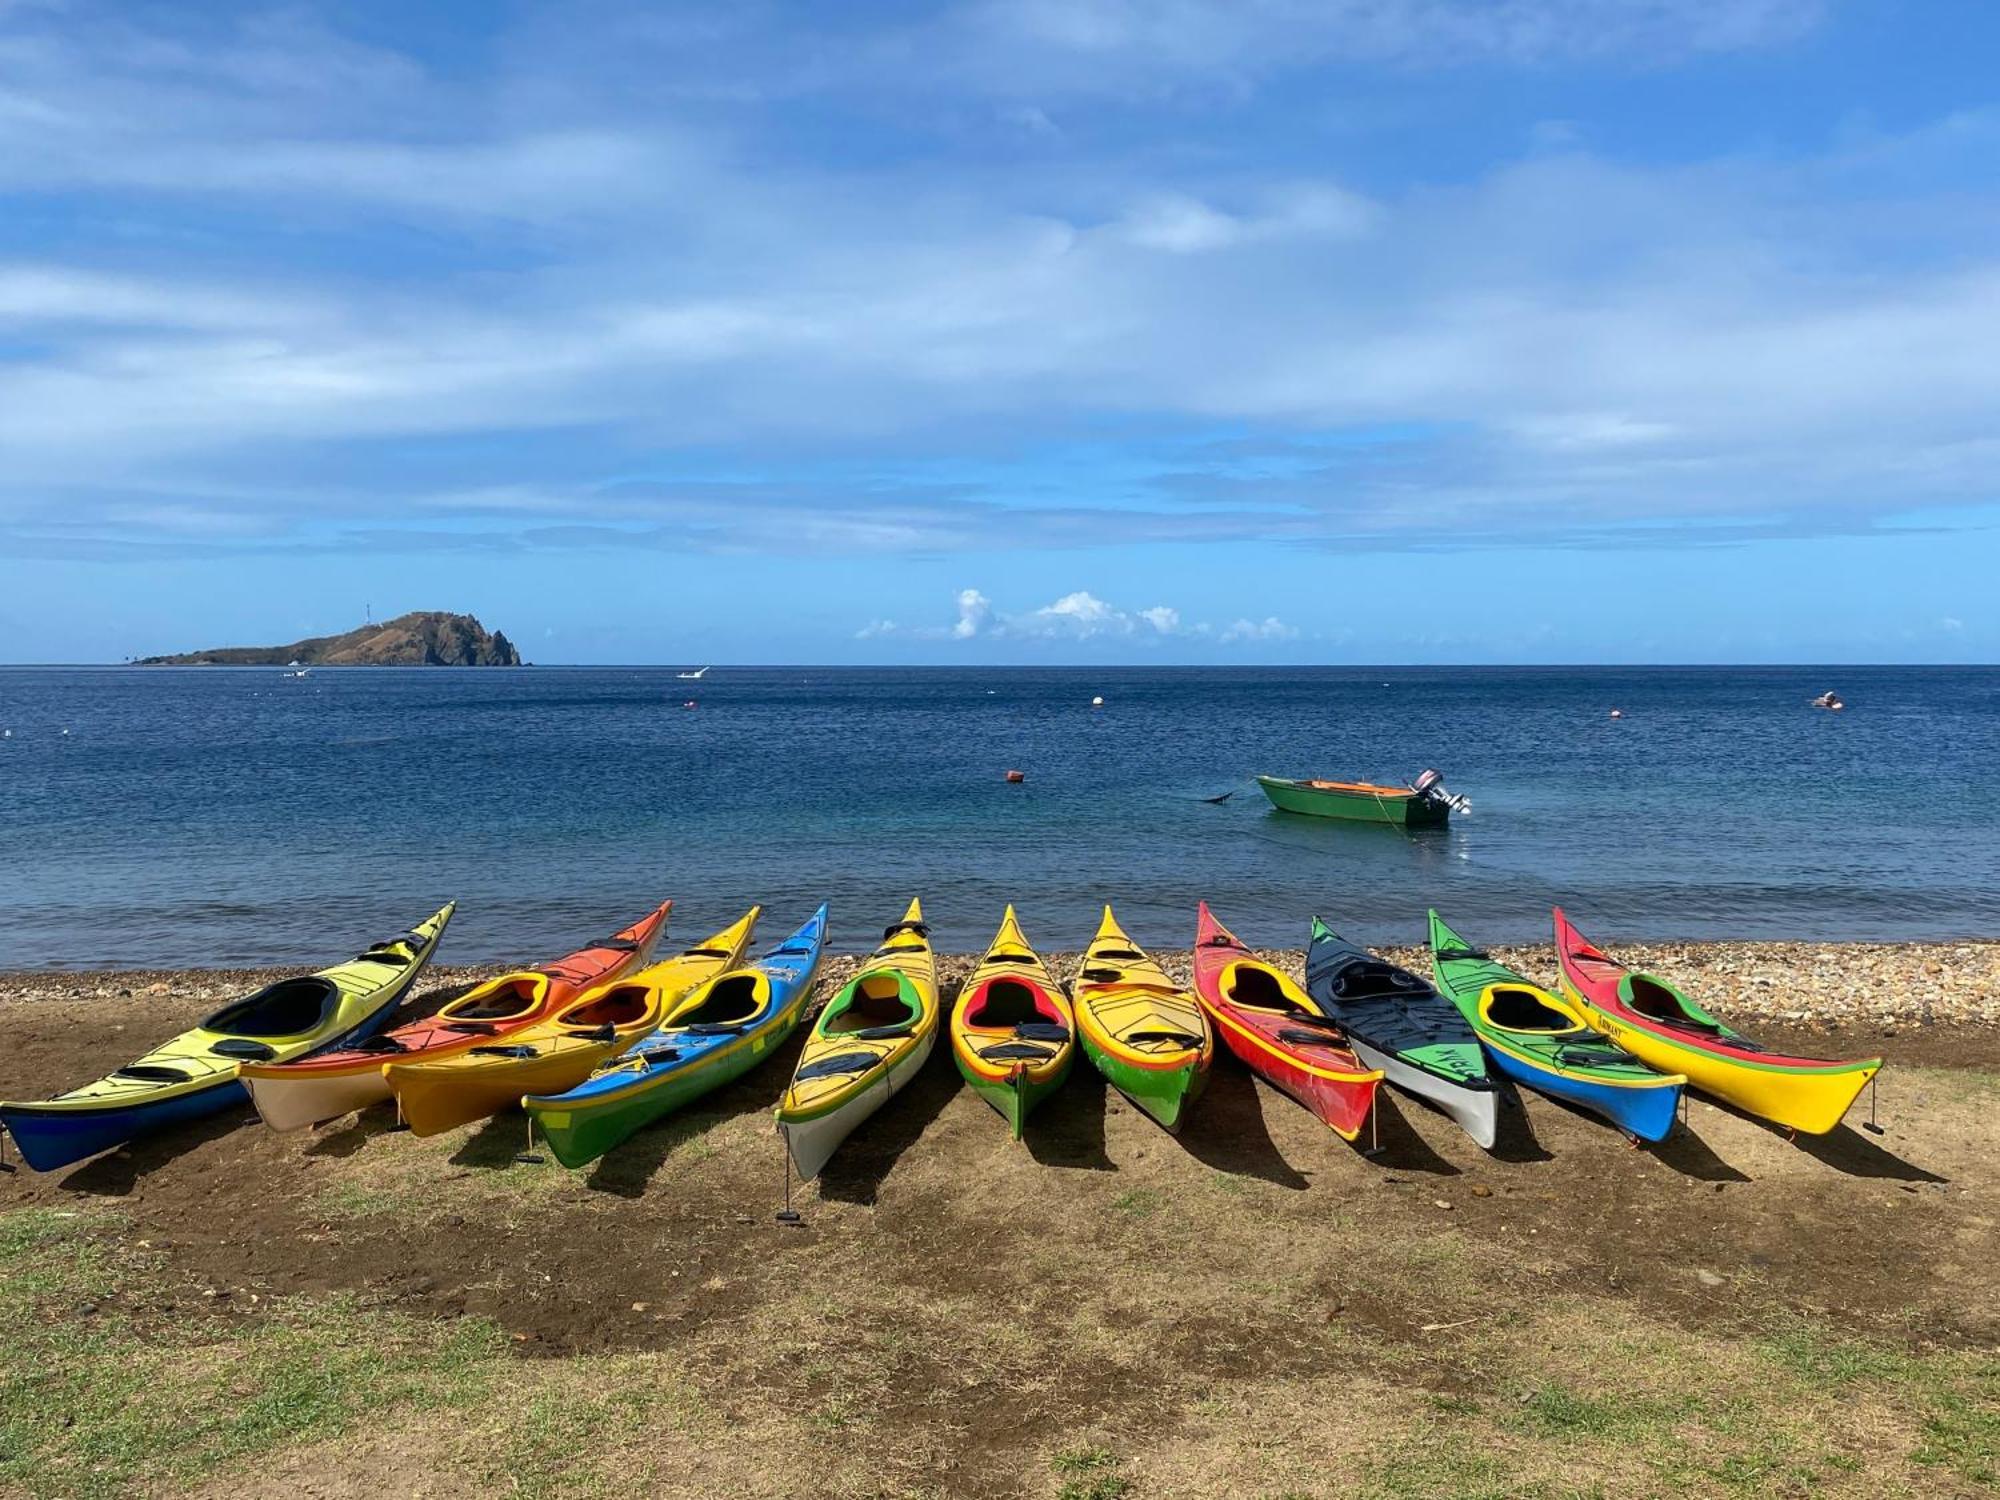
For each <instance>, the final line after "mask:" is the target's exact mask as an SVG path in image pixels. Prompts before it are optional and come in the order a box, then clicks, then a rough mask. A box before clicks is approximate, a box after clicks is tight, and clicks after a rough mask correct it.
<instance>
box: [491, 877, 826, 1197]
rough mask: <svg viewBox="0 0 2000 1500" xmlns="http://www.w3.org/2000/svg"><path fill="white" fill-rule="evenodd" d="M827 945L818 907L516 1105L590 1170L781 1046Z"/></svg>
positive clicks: (556, 1149)
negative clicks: (762, 950) (608, 1051)
mask: <svg viewBox="0 0 2000 1500" xmlns="http://www.w3.org/2000/svg"><path fill="white" fill-rule="evenodd" d="M825 946H826V907H824V906H821V907H820V909H819V910H818V911H816V912H814V913H813V914H812V916H811V917H810V918H808V919H807V920H806V923H805V925H804V926H802V927H800V928H799V930H798V931H797V932H795V933H793V934H792V935H791V936H790V937H788V938H786V939H785V940H784V941H783V942H782V943H780V944H778V945H777V947H775V948H773V949H771V950H770V951H769V952H768V953H766V954H764V955H763V956H762V957H760V958H758V959H757V960H756V961H755V962H754V963H751V964H748V965H745V966H744V967H742V968H733V969H730V970H729V971H727V972H726V973H722V974H718V975H716V976H715V977H714V978H713V979H710V980H709V981H707V983H705V984H703V985H701V986H700V987H699V988H697V989H695V990H693V991H691V992H690V993H689V994H688V995H687V996H686V997H685V998H683V999H682V1000H681V1001H680V1002H679V1003H677V1004H676V1005H674V1006H673V1007H672V1008H671V1009H670V1010H669V1011H668V1012H667V1013H666V1016H665V1018H664V1019H663V1020H662V1021H661V1023H660V1025H659V1027H658V1028H657V1029H655V1030H654V1031H653V1032H652V1033H651V1034H650V1035H648V1036H646V1037H644V1038H642V1039H641V1040H640V1041H638V1042H636V1043H634V1044H633V1046H632V1049H631V1050H630V1051H629V1052H628V1053H626V1054H625V1055H624V1056H623V1057H620V1058H618V1059H617V1060H616V1061H613V1062H607V1063H604V1064H602V1065H601V1066H600V1067H599V1068H598V1070H597V1071H596V1072H595V1073H593V1074H591V1076H590V1077H589V1078H587V1079H585V1080H584V1081H583V1082H582V1083H579V1084H578V1085H577V1086H576V1087H575V1088H573V1089H570V1090H569V1091H568V1092H567V1093H560V1094H533V1095H530V1096H528V1097H527V1098H524V1099H523V1100H522V1101H521V1107H522V1108H523V1109H525V1110H526V1111H527V1112H528V1114H529V1116H530V1117H531V1118H532V1119H533V1120H534V1123H535V1127H536V1130H537V1132H538V1133H539V1134H540V1135H541V1136H542V1138H543V1139H544V1140H546V1141H547V1142H548V1143H549V1150H550V1151H552V1152H553V1153H554V1154H555V1158H556V1160H557V1161H559V1162H561V1163H562V1164H563V1165H564V1166H566V1167H582V1166H588V1165H589V1164H590V1163H591V1162H593V1161H595V1160H597V1158H598V1157H600V1156H602V1155H603V1154H604V1153H605V1152H607V1151H609V1150H610V1149H611V1148H612V1147H613V1146H616V1145H617V1144H618V1143H619V1142H621V1141H623V1140H624V1139H626V1137H628V1136H630V1135H631V1134H633V1132H635V1131H637V1130H640V1129H642V1128H643V1127H645V1126H647V1125H650V1124H652V1123H653V1121H655V1120H657V1119H659V1118H661V1117H662V1116H663V1115H667V1114H670V1113H671V1112H672V1111H674V1110H677V1109H679V1108H681V1107H682V1106H683V1105H686V1104H691V1103H693V1102H694V1101H695V1100H696V1099H699V1098H701V1097H702V1095H704V1094H707V1093H711V1092H713V1091H714V1090H716V1089H718V1088H720V1087H722V1085H724V1084H725V1083H729V1082H731V1081H732V1080H734V1079H736V1078H739V1077H741V1076H742V1075H743V1074H744V1073H747V1072H748V1071H749V1070H750V1069H752V1068H754V1067H756V1066H757V1064H758V1063H760V1062H762V1061H763V1060H764V1059H765V1058H767V1057H769V1056H770V1055H771V1054H772V1053H773V1052H774V1051H776V1050H777V1049H778V1047H779V1046H780V1045H782V1044H783V1042H784V1040H785V1038H786V1037H788V1036H790V1035H791V1034H792V1029H793V1028H794V1027H795V1026H797V1025H798V1023H799V1018H800V1017H801V1016H802V1015H803V1014H804V1012H805V1008H806V1000H807V997H808V996H810V995H811V994H812V987H813V979H814V977H815V976H816V975H817V974H818V972H819V961H820V955H821V953H822V952H823V951H824V949H825Z"/></svg>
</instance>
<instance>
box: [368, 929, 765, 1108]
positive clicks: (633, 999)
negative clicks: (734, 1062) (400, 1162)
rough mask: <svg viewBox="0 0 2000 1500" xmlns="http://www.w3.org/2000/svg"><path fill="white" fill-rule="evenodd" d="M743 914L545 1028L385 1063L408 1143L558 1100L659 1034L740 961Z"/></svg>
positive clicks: (610, 985)
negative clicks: (679, 1007)
mask: <svg viewBox="0 0 2000 1500" xmlns="http://www.w3.org/2000/svg"><path fill="white" fill-rule="evenodd" d="M758 911H759V908H758V907H755V906H753V907H751V908H750V910H749V911H747V912H745V913H744V914H743V915H742V916H741V917H739V918H737V919H736V920H735V921H734V922H732V923H730V924H729V926H727V927H725V928H723V929H722V931H720V932H718V933H715V934H714V935H713V936H711V937H707V938H704V939H703V940H702V941H701V942H699V943H696V944H695V945H694V946H693V947H692V948H689V949H687V950H686V951H685V952H683V953H677V954H675V955H674V956H673V957H672V958H668V959H663V960H661V961H660V962H659V963H656V964H654V965H652V966H651V967H650V968H647V969H643V970H641V971H639V972H638V973H636V974H635V973H629V972H628V973H625V974H621V975H619V976H618V977H616V978H614V979H612V980H610V981H608V982H607V983H603V984H598V985H593V986H592V987H591V988H590V989H588V990H585V991H584V992H583V994H581V995H579V996H578V997H577V998H576V999H575V1000H573V1001H572V1002H571V1003H570V1004H568V1005H566V1006H564V1007H563V1008H562V1009H561V1010H559V1011H557V1012H556V1013H555V1014H554V1015H552V1016H549V1017H548V1018H547V1019H545V1020H541V1021H536V1022H533V1023H532V1024H530V1025H527V1026H523V1027H521V1028H520V1029H519V1030H517V1031H510V1032H508V1033H507V1035H506V1036H505V1037H504V1038H502V1039H500V1040H499V1041H495V1042H488V1043H483V1044H482V1045H480V1046H477V1047H472V1048H469V1049H467V1050H465V1051H461V1052H451V1053H447V1054H444V1055H442V1056H437V1055H427V1056H422V1057H418V1058H415V1059H413V1060H411V1061H407V1062H405V1061H402V1060H401V1059H391V1060H390V1061H389V1063H388V1066H387V1067H385V1068H384V1069H383V1070H382V1076H383V1078H384V1080H385V1081H386V1082H387V1083H388V1085H389V1091H390V1092H391V1093H393V1094H394V1095H395V1096H396V1107H397V1109H398V1110H399V1111H400V1112H401V1113H402V1117H403V1123H404V1124H406V1125H408V1126H409V1127H410V1133H411V1134H412V1135H439V1134H441V1133H443V1132H444V1131H447V1130H455V1129H456V1128H457V1127H459V1126H460V1125H469V1124H471V1123H472V1122H473V1121H474V1120H483V1119H485V1118H486V1117H487V1116H489V1115H496V1114H498V1113H500V1111H501V1110H503V1109H506V1108H508V1107H509V1106H510V1105H513V1104H517V1103H519V1102H520V1099H521V1096H522V1095H523V1094H546V1093H556V1094H559V1093H561V1092H562V1091H563V1090H564V1089H568V1088H574V1087H575V1086H576V1085H577V1084H579V1083H582V1082H583V1080H584V1079H586V1078H588V1077H589V1076H590V1075H591V1074H592V1073H593V1072H594V1071H595V1070H596V1068H597V1065H598V1064H599V1063H602V1062H605V1061H608V1060H609V1059H611V1058H614V1057H616V1056H618V1055H619V1054H620V1053H622V1052H624V1051H625V1050H626V1049H627V1048H629V1047H630V1046H631V1045H632V1044H633V1043H634V1042H636V1041H638V1040H639V1038H641V1037H642V1036H645V1035H646V1034H647V1033H648V1032H650V1031H652V1030H653V1029H654V1028H655V1027H656V1026H658V1025H659V1024H660V1019H661V1017H663V1016H664V1015H666V1013H667V1009H668V1007H670V1006H672V1005H673V1004H674V1003H675V1002H676V1001H678V1000H680V999H681V998H682V997H683V996H685V995H686V994H687V992H688V991H689V990H691V989H693V988H694V987H695V986H696V985H698V984H700V983H702V982H703V981H704V980H707V979H712V978H714V977H715V976H716V975H717V974H720V973H722V972H723V971H724V970H725V969H728V968H729V967H731V966H732V965H734V964H735V963H736V962H738V961H739V960H740V959H741V958H742V957H743V950H744V949H745V948H746V947H748V946H749V944H750V934H751V932H752V931H753V930H754V929H755V927H756V926H757V914H758Z"/></svg>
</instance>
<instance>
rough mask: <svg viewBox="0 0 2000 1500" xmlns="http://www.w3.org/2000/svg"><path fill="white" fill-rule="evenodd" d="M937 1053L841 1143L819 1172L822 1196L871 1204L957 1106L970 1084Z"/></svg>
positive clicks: (843, 1201)
mask: <svg viewBox="0 0 2000 1500" xmlns="http://www.w3.org/2000/svg"><path fill="white" fill-rule="evenodd" d="M942 1050H943V1049H942V1048H938V1049H934V1050H933V1051H932V1053H931V1056H930V1057H929V1058H928V1059H927V1060H926V1061H925V1063H924V1066H923V1067H922V1068H921V1069H919V1070H918V1072H917V1076H916V1077H915V1078H912V1079H911V1080H910V1081H909V1083H908V1084H906V1085H905V1086H904V1088H903V1090H902V1092H900V1093H899V1094H897V1095H896V1097H895V1098H893V1099H891V1100H890V1101H889V1102H888V1103H887V1104H885V1105H883V1106H882V1107H881V1108H880V1109H878V1110H877V1111H875V1113H874V1114H872V1115H870V1116H869V1117H868V1118H867V1119H865V1120H863V1121H862V1122H861V1123H860V1124H859V1125H857V1126H856V1127H855V1129H854V1134H852V1135H850V1136H849V1137H848V1138H847V1139H846V1140H844V1141H842V1142H841V1143H840V1148H839V1149H838V1150H836V1151H835V1152H834V1153H833V1160H831V1161H829V1162H828V1163H827V1164H826V1166H825V1167H823V1168H822V1169H821V1170H820V1174H819V1193H820V1196H821V1197H822V1198H831V1199H834V1200H836V1201H838V1202H841V1203H859V1204H863V1205H866V1204H871V1203H873V1202H874V1201H875V1198H876V1194H877V1193H878V1192H880V1191H881V1187H882V1182H883V1179H884V1178H886V1177H887V1176H888V1175H889V1173H890V1172H891V1171H893V1170H894V1169H895V1166H896V1163H897V1162H899V1161H901V1160H902V1159H903V1153H904V1152H905V1151H907V1150H909V1149H910V1147H911V1146H913V1145H915V1144H916V1140H917V1137H918V1136H920V1135H922V1134H923V1133H924V1127H925V1126H927V1125H929V1124H930V1123H931V1121H933V1120H935V1119H936V1118H937V1117H938V1116H939V1115H940V1114H942V1113H943V1112H944V1107H945V1106H946V1105H947V1104H949V1103H951V1101H952V1096H953V1095H955V1094H957V1093H958V1092H959V1090H960V1089H962V1088H963V1087H964V1086H965V1080H964V1079H963V1078H962V1077H960V1076H959V1071H958V1069H957V1068H956V1067H953V1066H949V1065H948V1064H949V1060H948V1059H947V1060H946V1064H945V1065H940V1061H939V1058H938V1055H937V1054H938V1052H939V1051H942Z"/></svg>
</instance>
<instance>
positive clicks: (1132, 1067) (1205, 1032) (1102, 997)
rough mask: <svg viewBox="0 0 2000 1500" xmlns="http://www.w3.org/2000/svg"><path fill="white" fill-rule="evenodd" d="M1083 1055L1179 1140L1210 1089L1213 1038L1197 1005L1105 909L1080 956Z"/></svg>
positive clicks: (1078, 988)
mask: <svg viewBox="0 0 2000 1500" xmlns="http://www.w3.org/2000/svg"><path fill="white" fill-rule="evenodd" d="M1074 1005H1075V1008H1076V1029H1077V1034H1078V1036H1079V1037H1081V1038H1082V1040H1083V1051H1084V1055H1085V1056H1086V1057H1088V1058H1089V1059H1090V1060H1091V1062H1092V1063H1093V1064H1094V1065H1095V1066H1096V1068H1097V1071H1098V1072H1100V1073H1102V1074H1103V1075H1104V1076H1105V1078H1106V1079H1107V1080H1108V1081H1109V1082H1110V1083H1111V1086H1112V1087H1113V1088H1115V1089H1117V1090H1118V1091H1119V1092H1120V1093H1121V1094H1123V1095H1124V1096H1125V1097H1126V1098H1128V1099H1130V1100H1131V1101H1132V1102H1133V1103H1134V1104H1136V1105H1138V1106H1139V1108H1140V1109H1142V1110H1144V1111H1145V1112H1146V1113H1147V1114H1149V1115H1151V1116H1152V1117H1153V1118H1154V1119H1155V1120H1157V1121H1158V1122H1159V1123H1160V1125H1161V1126H1163V1127H1164V1128H1165V1129H1166V1130H1168V1131H1169V1132H1173V1133H1178V1132H1179V1130H1180V1128H1181V1121H1182V1120H1183V1119H1184V1118H1185V1117H1186V1115H1187V1111H1188V1109H1189V1108H1190V1107H1191V1106H1192V1105H1193V1104H1194V1102H1195V1100H1197V1099H1199V1098H1200V1097H1201V1093H1202V1090H1203V1089H1205V1088H1206V1087H1207V1086H1208V1070H1209V1067H1210V1065H1211V1064H1213V1063H1214V1061H1215V1033H1214V1032H1213V1031H1211V1030H1210V1029H1209V1025H1208V1019H1207V1017H1205V1016H1204V1015H1203V1014H1202V1009H1201V1002H1200V1001H1198V1000H1196V999H1195V997H1194V996H1193V995H1191V994H1189V993H1188V992H1187V991H1186V990H1184V989H1182V988H1181V987H1180V986H1179V985H1177V984H1175V983H1174V982H1173V981H1172V980H1171V979H1169V978H1167V975H1166V971H1165V970H1163V969H1162V968H1161V967H1160V966H1159V965H1158V964H1156V963H1154V962H1153V960H1152V959H1150V958H1148V957H1147V956H1146V952H1145V950H1144V949H1143V948H1141V947H1140V946H1139V945H1138V944H1137V943H1135V942H1133V941H1132V939H1131V938H1129V937H1127V936H1126V935H1125V932H1124V930H1123V929H1122V928H1121V927H1119V925H1118V919H1117V918H1116V917H1114V916H1113V915H1112V914H1111V908H1110V907H1109V906H1107V907H1105V908H1104V920H1103V921H1102V922H1100V923H1098V925H1097V936H1096V937H1094V938H1092V939H1091V940H1090V946H1089V947H1088V948H1086V949H1085V950H1084V954H1083V966H1082V968H1081V969H1080V970H1079V971H1078V973H1077V979H1076V989H1075V996H1074Z"/></svg>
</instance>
